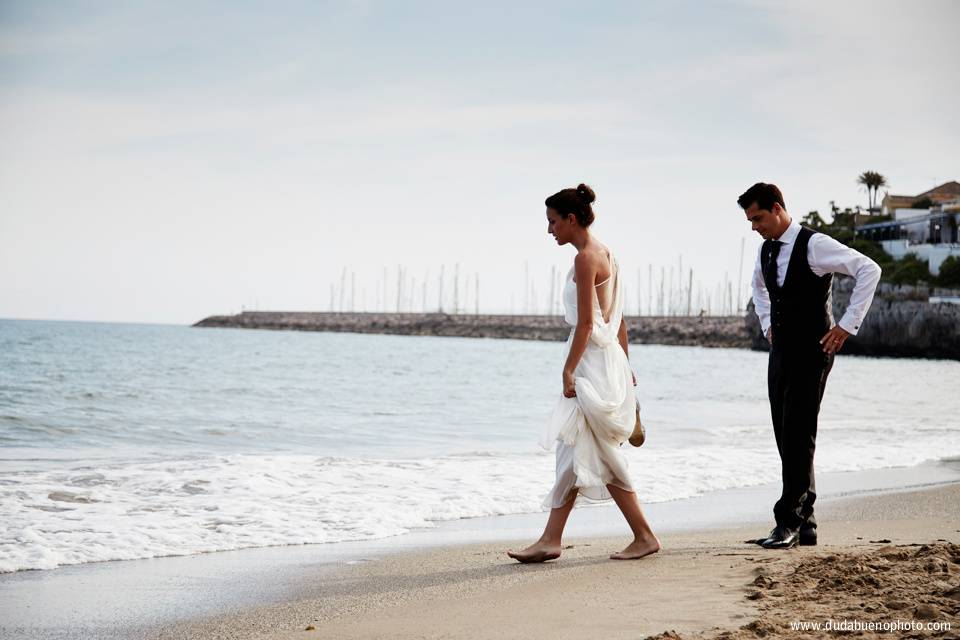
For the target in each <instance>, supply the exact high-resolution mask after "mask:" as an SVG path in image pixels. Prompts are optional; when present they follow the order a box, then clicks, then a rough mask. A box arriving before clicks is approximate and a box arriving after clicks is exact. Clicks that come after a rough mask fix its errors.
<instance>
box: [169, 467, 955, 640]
mask: <svg viewBox="0 0 960 640" xmlns="http://www.w3.org/2000/svg"><path fill="white" fill-rule="evenodd" d="M958 505H960V485H958V484H951V485H947V486H939V487H933V488H929V489H924V490H918V491H907V492H896V493H882V494H875V495H866V496H853V497H846V498H838V499H834V500H831V501H828V502H825V503H824V505H823V506H822V507H821V509H820V512H819V517H820V544H819V545H818V546H816V547H802V548H796V549H793V550H790V551H780V552H776V551H766V550H763V549H760V548H758V547H756V546H753V545H749V544H745V543H744V540H745V539H747V538H753V537H756V536H757V535H759V534H762V533H765V529H764V526H763V525H759V524H758V525H753V526H744V527H739V528H726V529H720V530H709V529H704V530H700V531H695V532H677V533H673V534H666V535H664V536H662V542H663V547H664V548H663V551H662V552H661V553H659V554H657V555H656V556H653V557H650V558H648V559H645V560H641V561H634V562H616V561H611V560H608V559H607V556H608V555H609V553H610V552H612V551H615V550H617V549H619V548H620V547H621V546H623V544H624V542H625V539H624V538H623V537H620V538H609V537H603V538H582V539H574V538H571V539H569V540H567V541H566V544H567V548H566V549H565V551H564V555H563V556H562V557H561V558H560V559H559V560H558V561H555V562H549V563H546V564H542V565H519V564H517V563H515V562H513V561H511V560H509V559H508V558H507V557H506V556H505V555H504V549H506V548H507V547H509V546H513V545H510V544H504V543H502V542H497V543H486V544H469V545H461V546H448V547H445V548H440V549H433V550H421V551H411V552H406V553H400V554H394V555H390V556H387V557H384V558H379V559H376V560H372V561H369V562H360V563H354V564H350V565H347V566H344V567H342V568H339V569H337V570H335V571H332V572H329V573H328V574H326V575H322V576H318V582H322V584H320V585H314V586H315V587H319V588H318V589H316V590H314V592H313V594H312V597H310V598H296V597H294V598H291V599H290V600H289V601H288V602H284V603H281V604H277V605H271V606H268V607H255V608H245V609H243V610H242V611H238V612H237V613H234V614H231V615H223V616H218V617H214V618H208V619H205V620H200V621H192V622H185V623H177V624H172V625H169V626H167V627H165V628H164V629H162V630H159V631H155V633H152V634H151V637H156V638H262V639H267V638H269V639H271V640H281V639H283V640H292V639H300V638H584V637H589V638H594V637H605V638H646V637H650V636H654V637H664V638H675V637H682V638H688V637H707V638H731V639H733V638H793V637H833V636H834V635H836V634H838V633H845V632H843V631H827V630H820V631H816V630H806V631H804V630H796V629H794V628H792V623H805V622H806V623H820V624H827V621H829V620H832V621H833V622H832V624H834V625H836V626H841V625H842V624H844V623H845V624H848V625H852V624H861V625H863V624H869V623H873V624H874V625H890V624H894V625H897V624H899V625H900V627H901V630H899V631H893V632H890V631H884V630H880V631H873V632H870V631H868V632H866V633H865V634H864V635H860V636H859V637H878V638H879V637H886V638H889V637H944V638H951V637H958V635H957V634H958V629H960V618H958V613H960V546H958V545H960V517H958V516H957V515H956V514H957V506H958ZM521 543H522V541H517V542H516V544H521ZM844 621H846V622H844ZM928 623H929V624H932V625H938V626H939V627H940V629H939V630H937V629H931V630H928V629H927V628H926V626H927V625H928ZM905 625H909V626H910V627H911V628H910V629H902V627H904V626H905ZM917 625H920V626H923V627H924V628H923V629H922V630H914V629H913V628H912V627H913V626H917ZM948 625H949V626H950V627H951V629H945V627H947V626H948ZM308 627H312V628H309V629H308Z"/></svg>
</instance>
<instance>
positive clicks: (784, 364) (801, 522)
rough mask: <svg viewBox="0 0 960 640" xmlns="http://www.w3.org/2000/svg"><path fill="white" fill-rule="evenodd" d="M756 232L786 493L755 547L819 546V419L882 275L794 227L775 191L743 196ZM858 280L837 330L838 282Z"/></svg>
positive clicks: (763, 188) (760, 300)
mask: <svg viewBox="0 0 960 640" xmlns="http://www.w3.org/2000/svg"><path fill="white" fill-rule="evenodd" d="M737 204H739V205H740V207H742V208H743V210H744V212H745V213H746V216H747V221H748V222H749V223H750V225H751V227H752V229H753V230H754V231H756V232H757V233H759V234H760V235H761V236H763V240H764V242H763V245H761V247H760V253H759V255H758V256H757V264H756V267H755V268H754V274H753V304H754V306H755V308H756V312H757V315H758V316H759V317H760V326H761V328H762V329H763V332H764V335H765V336H766V338H767V340H768V341H769V342H770V345H771V347H770V360H769V365H768V368H767V391H768V394H769V397H770V412H771V414H772V417H773V433H774V436H775V437H776V441H777V451H778V452H779V453H780V465H781V470H782V481H783V491H782V493H781V495H780V499H779V500H778V501H777V503H776V505H774V507H773V514H774V517H775V519H776V523H777V526H776V527H774V529H773V531H771V532H770V535H769V536H768V537H766V538H761V539H758V540H755V541H752V542H756V543H757V544H760V545H762V546H763V547H765V548H767V549H788V548H790V547H793V546H795V545H797V544H803V545H815V544H817V521H816V519H815V518H814V517H813V503H814V501H815V500H816V498H817V494H816V484H815V482H814V477H813V454H814V449H815V448H816V442H817V414H818V413H819V412H820V400H821V399H822V398H823V391H824V388H825V387H826V384H827V375H828V374H829V373H830V368H831V367H832V366H833V354H835V353H836V352H837V351H838V350H839V349H840V348H841V347H842V346H843V343H844V341H846V339H847V337H849V336H850V335H856V333H857V330H858V329H860V324H861V323H862V322H863V318H864V316H865V315H866V313H867V309H868V308H869V307H870V302H871V301H872V300H873V293H874V290H875V289H876V288H877V283H878V282H879V281H880V267H879V266H877V263H876V262H874V261H873V260H871V259H870V258H868V257H866V256H865V255H863V254H861V253H859V252H857V251H854V250H853V249H851V248H850V247H847V246H845V245H843V244H841V243H839V242H837V241H836V240H834V239H833V238H831V237H830V236H828V235H825V234H823V233H817V232H815V231H812V230H811V229H807V228H806V227H801V226H800V225H799V224H798V223H796V222H794V221H793V219H792V218H791V217H790V215H789V214H788V213H787V207H786V205H785V204H784V203H783V195H782V194H781V193H780V189H778V188H777V187H776V185H772V184H766V183H763V182H758V183H757V184H755V185H753V186H752V187H750V188H749V189H747V191H746V192H745V193H744V194H743V195H741V196H740V198H739V199H738V200H737ZM834 273H842V274H845V275H848V276H853V277H854V278H855V280H856V284H855V285H854V288H853V293H852V294H851V296H850V304H849V306H848V307H847V311H846V313H844V314H843V317H842V318H840V322H838V323H836V325H834V321H833V312H832V309H831V296H830V292H831V284H832V282H833V274H834Z"/></svg>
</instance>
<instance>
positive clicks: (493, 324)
mask: <svg viewBox="0 0 960 640" xmlns="http://www.w3.org/2000/svg"><path fill="white" fill-rule="evenodd" d="M194 326H196V327H226V328H234V329H277V330H293V331H332V332H348V333H387V334H397V335H412V336H459V337H466V338H512V339H517V340H553V341H562V340H566V339H567V336H568V335H569V334H570V327H569V325H567V324H566V323H565V322H564V321H563V318H561V317H560V316H545V315H486V314H446V313H320V312H312V311H244V312H243V313H239V314H236V315H230V316H210V317H209V318H204V319H203V320H201V321H200V322H198V323H196V324H195V325H194ZM627 328H628V331H629V333H630V341H631V342H633V343H641V344H664V345H688V346H704V347H733V348H744V349H746V348H749V347H750V345H751V340H750V335H749V334H748V332H747V325H746V324H745V322H744V319H743V317H742V316H733V317H711V316H705V317H702V318H701V317H650V316H640V317H628V318H627Z"/></svg>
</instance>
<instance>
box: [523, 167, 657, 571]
mask: <svg viewBox="0 0 960 640" xmlns="http://www.w3.org/2000/svg"><path fill="white" fill-rule="evenodd" d="M594 199H595V196H594V193H593V190H592V189H591V188H590V187H588V186H587V185H585V184H581V185H580V186H578V187H577V188H576V189H564V190H563V191H560V192H558V193H555V194H554V195H552V196H550V197H549V198H547V200H546V205H547V232H548V233H550V235H552V236H553V237H554V238H555V239H556V241H557V244H558V245H565V244H572V245H573V246H574V247H576V249H577V255H576V257H575V258H574V260H573V267H571V268H570V272H569V273H568V274H567V278H566V285H565V287H564V289H563V304H564V308H565V314H564V319H565V320H566V322H567V324H569V325H570V326H571V327H572V330H571V333H570V338H569V339H568V340H567V344H566V355H565V357H566V362H565V364H564V366H563V379H562V384H563V391H562V396H561V397H560V399H559V400H558V401H557V405H556V408H555V409H554V411H553V415H552V416H551V418H550V420H549V421H548V423H547V426H546V429H545V430H544V433H543V435H542V436H541V440H540V444H541V445H543V446H544V448H548V449H549V448H550V447H551V446H553V444H554V443H556V447H557V452H556V457H557V477H556V482H555V483H554V485H553V489H552V490H551V491H550V493H549V495H547V497H546V499H545V500H544V503H543V504H544V506H545V507H549V508H550V509H551V511H550V517H549V519H548V520H547V525H546V528H545V529H544V530H543V535H541V536H540V539H539V540H537V541H536V542H535V543H533V544H532V545H530V546H529V547H527V548H526V549H523V550H522V551H508V552H507V554H508V555H509V556H510V557H511V558H514V559H516V560H519V561H520V562H544V561H546V560H553V559H554V558H558V557H560V551H561V536H562V535H563V528H564V526H565V525H566V522H567V517H568V516H569V515H570V511H571V510H572V509H573V507H574V504H575V503H576V501H577V497H578V495H579V496H582V497H583V498H585V499H588V500H593V501H601V500H609V499H610V498H613V500H614V501H615V502H616V503H617V506H618V507H620V511H622V512H623V515H624V517H625V518H626V519H627V523H628V524H629V525H630V529H632V531H633V537H634V539H633V542H631V543H630V544H629V545H627V547H626V548H625V549H623V550H622V551H619V552H617V553H614V554H613V555H611V556H610V557H611V558H613V559H615V560H629V559H635V558H642V557H644V556H647V555H650V554H651V553H656V552H657V551H659V550H660V541H659V540H658V539H657V537H656V536H655V535H654V534H653V531H651V530H650V525H648V524H647V521H646V518H644V516H643V511H641V509H640V503H639V501H638V500H637V494H636V493H635V492H634V489H633V484H632V483H631V481H630V475H629V473H628V471H627V460H626V458H625V457H624V455H623V453H622V452H621V450H620V445H621V444H623V442H624V441H626V440H627V439H628V438H631V434H632V433H633V431H634V428H635V427H636V426H637V425H638V416H639V413H638V412H637V401H636V396H635V394H634V390H633V387H634V385H635V384H636V379H635V377H634V376H633V372H632V370H631V369H630V362H629V361H628V359H627V325H626V323H625V322H624V319H623V285H622V282H621V281H620V273H619V267H618V264H617V260H616V258H615V257H614V256H613V254H612V253H611V252H610V250H609V249H608V248H607V247H605V246H604V245H602V244H601V243H600V242H599V241H598V240H597V239H596V238H594V237H593V236H592V235H591V234H590V229H589V227H590V225H591V224H592V223H593V219H594V214H593V207H592V206H591V205H592V203H593V201H594ZM631 440H632V438H631Z"/></svg>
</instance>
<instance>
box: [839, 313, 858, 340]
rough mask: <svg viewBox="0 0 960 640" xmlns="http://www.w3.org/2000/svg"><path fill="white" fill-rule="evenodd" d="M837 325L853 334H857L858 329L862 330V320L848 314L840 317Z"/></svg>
mask: <svg viewBox="0 0 960 640" xmlns="http://www.w3.org/2000/svg"><path fill="white" fill-rule="evenodd" d="M837 325H838V326H839V327H840V328H841V329H843V330H844V331H846V332H847V333H849V334H850V335H852V336H855V335H857V331H859V330H860V321H859V320H855V319H854V318H849V317H847V316H846V315H844V316H843V317H842V318H840V322H838V323H837Z"/></svg>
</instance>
